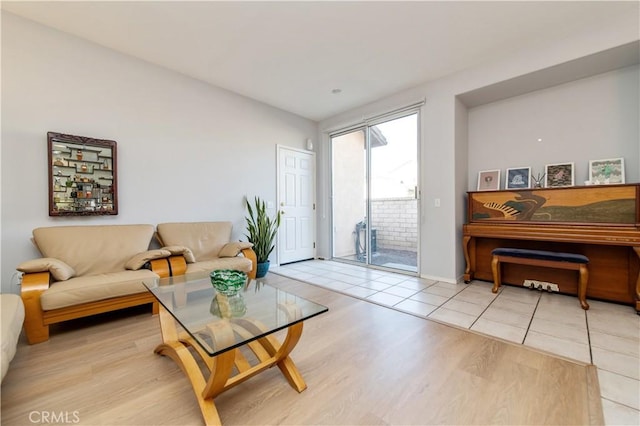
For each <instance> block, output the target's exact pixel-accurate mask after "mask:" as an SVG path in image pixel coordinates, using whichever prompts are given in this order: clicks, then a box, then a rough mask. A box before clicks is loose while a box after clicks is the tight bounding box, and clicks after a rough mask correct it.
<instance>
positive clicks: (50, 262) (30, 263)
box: [16, 257, 76, 281]
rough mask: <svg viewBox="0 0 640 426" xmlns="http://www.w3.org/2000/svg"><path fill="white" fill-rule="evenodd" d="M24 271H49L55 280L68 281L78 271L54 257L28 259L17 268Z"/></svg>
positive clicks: (29, 272)
mask: <svg viewBox="0 0 640 426" xmlns="http://www.w3.org/2000/svg"><path fill="white" fill-rule="evenodd" d="M16 269H17V270H18V271H20V272H24V273H28V274H31V273H37V272H49V273H50V274H51V276H52V277H53V279H54V280H56V281H66V280H68V279H69V278H73V277H74V276H75V275H76V271H75V270H74V269H73V268H72V267H71V266H69V265H67V264H66V263H64V262H63V261H62V260H58V259H54V258H53V257H42V258H39V259H33V260H27V261H26V262H22V263H21V264H19V265H18V267H17V268H16Z"/></svg>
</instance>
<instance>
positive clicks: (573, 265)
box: [491, 247, 589, 310]
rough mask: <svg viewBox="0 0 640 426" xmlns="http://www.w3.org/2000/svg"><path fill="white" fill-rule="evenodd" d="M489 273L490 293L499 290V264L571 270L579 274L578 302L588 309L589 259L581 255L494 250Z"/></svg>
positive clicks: (538, 251) (542, 251)
mask: <svg viewBox="0 0 640 426" xmlns="http://www.w3.org/2000/svg"><path fill="white" fill-rule="evenodd" d="M491 255H492V258H491V271H492V272H493V288H492V289H491V291H492V292H494V293H497V292H498V288H500V284H501V277H500V263H501V262H502V263H517V264H520V265H531V266H540V267H546V268H557V269H571V270H574V271H578V272H579V281H578V300H579V301H580V306H581V307H582V309H585V310H587V309H589V304H588V303H587V281H588V279H589V270H588V269H587V264H588V263H589V258H588V257H587V256H583V255H581V254H575V253H560V252H555V251H545V250H528V249H517V248H503V247H500V248H496V249H494V250H493V251H492V252H491Z"/></svg>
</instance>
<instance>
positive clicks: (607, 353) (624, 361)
mask: <svg viewBox="0 0 640 426" xmlns="http://www.w3.org/2000/svg"><path fill="white" fill-rule="evenodd" d="M271 271H272V272H275V273H277V274H281V275H285V276H288V277H291V278H295V279H298V280H301V281H305V282H308V283H311V284H315V285H319V286H322V287H325V288H328V289H331V290H335V291H337V292H340V293H344V294H347V295H350V296H353V297H357V298H360V299H363V300H367V301H370V302H372V303H376V304H378V305H382V306H387V307H389V308H392V309H396V310H400V311H403V312H406V313H409V314H412V315H417V316H420V317H424V318H427V319H432V320H436V321H439V322H443V323H448V324H453V325H456V326H458V327H462V328H466V329H470V330H473V331H477V332H480V333H483V334H487V335H491V336H495V337H499V338H501V339H504V340H508V341H511V342H516V343H519V344H523V345H525V346H530V347H533V348H538V349H542V350H544V351H548V352H552V353H554V354H557V355H560V356H563V357H567V358H571V359H575V360H578V361H582V362H586V363H593V364H595V365H596V366H597V367H598V379H599V382H600V393H601V396H602V406H603V411H604V417H605V421H606V424H607V425H639V424H640V316H638V315H636V313H635V310H634V309H633V308H632V307H630V306H622V305H617V304H612V303H605V302H599V301H595V300H590V301H589V304H590V306H591V308H590V309H589V310H588V311H584V310H583V309H581V308H580V305H579V303H578V300H577V299H576V298H575V297H572V296H564V295H560V294H550V293H546V292H539V291H536V290H533V291H532V290H529V289H525V288H517V287H513V286H503V287H501V289H500V291H499V292H498V294H493V293H492V292H491V286H492V284H491V283H488V282H484V281H472V282H471V283H470V284H462V283H461V284H452V283H446V282H439V281H433V280H428V279H424V278H418V277H415V276H410V275H405V274H398V273H393V272H387V271H381V270H376V269H369V268H364V267H362V266H358V265H352V264H347V263H342V262H335V261H326V260H310V261H305V262H300V263H293V264H289V265H283V266H278V267H272V268H271Z"/></svg>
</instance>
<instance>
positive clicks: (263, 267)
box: [256, 260, 269, 278]
mask: <svg viewBox="0 0 640 426" xmlns="http://www.w3.org/2000/svg"><path fill="white" fill-rule="evenodd" d="M268 270H269V261H268V260H267V261H266V262H263V263H258V271H257V272H256V278H263V277H264V276H265V275H267V271H268Z"/></svg>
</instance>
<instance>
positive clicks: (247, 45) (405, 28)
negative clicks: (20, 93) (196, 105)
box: [2, 1, 639, 121]
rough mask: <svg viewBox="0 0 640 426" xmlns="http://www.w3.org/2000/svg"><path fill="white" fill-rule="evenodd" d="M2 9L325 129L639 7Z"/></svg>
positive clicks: (84, 4) (393, 4)
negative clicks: (349, 114) (373, 105)
mask: <svg viewBox="0 0 640 426" xmlns="http://www.w3.org/2000/svg"><path fill="white" fill-rule="evenodd" d="M2 9H3V10H4V11H9V12H11V13H14V14H16V15H19V16H22V17H24V18H27V19H31V20H33V21H36V22H39V23H42V24H44V25H47V26H50V27H53V28H56V29H59V30H61V31H64V32H67V33H69V34H73V35H76V36H78V37H81V38H83V39H87V40H90V41H92V42H95V43H97V44H100V45H102V46H106V47H108V48H111V49H113V50H116V51H119V52H122V53H125V54H128V55H131V56H134V57H137V58H140V59H143V60H145V61H147V62H150V63H152V64H156V65H158V66H161V67H164V68H167V69H170V70H173V71H176V72H179V73H181V74H184V75H187V76H190V77H193V78H195V79H198V80H201V81H204V82H207V83H210V84H212V85H215V86H218V87H222V88H225V89H228V90H230V91H233V92H236V93H238V94H241V95H244V96H247V97H249V98H252V99H255V100H258V101H261V102H264V103H266V104H269V105H272V106H275V107H277V108H280V109H283V110H285V111H289V112H292V113H295V114H298V115H300V116H303V117H306V118H309V119H312V120H315V121H321V120H323V119H325V118H328V117H331V116H333V115H336V114H338V113H340V112H343V111H346V110H349V109H351V108H354V107H357V106H360V105H364V104H366V103H369V102H372V101H375V100H377V99H380V98H382V97H385V96H388V95H390V94H393V93H396V92H399V91H401V90H404V89H408V88H411V87H414V86H417V85H419V84H421V83H424V82H427V81H430V80H434V79H437V78H440V77H442V76H445V75H448V74H452V73H455V72H458V71H461V70H463V69H466V68H469V67H474V66H478V65H479V64H482V63H483V62H487V61H491V60H496V59H499V58H501V57H504V56H507V55H509V54H511V53H513V52H515V51H516V50H518V49H522V48H531V47H536V46H540V47H543V46H547V45H550V44H552V43H553V42H554V41H557V40H559V39H562V38H565V37H569V36H570V35H572V34H575V33H581V32H586V31H589V30H593V29H594V28H598V27H602V26H606V25H607V24H609V23H610V22H613V21H614V20H617V19H619V18H621V17H623V16H625V15H628V14H631V13H633V14H635V15H638V12H639V3H638V2H636V1H630V2H629V1H626V2H624V1H623V2H613V1H595V2H577V1H542V2H526V1H509V2H504V1H497V2H485V1H467V2H457V1H408V2H404V1H390V2H381V1H359V2H342V1H317V2H310V1H300V2H297V1H296V2H294V1H288V2H269V1H259V2H244V1H232V2H219V1H194V2H186V1H175V2H169V1H136V2H129V1H123V2H109V1H106V2H94V1H71V2H55V1H47V2H23V1H16V2H11V1H2ZM336 89H339V90H340V92H339V93H334V92H335V91H337V90H336Z"/></svg>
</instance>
